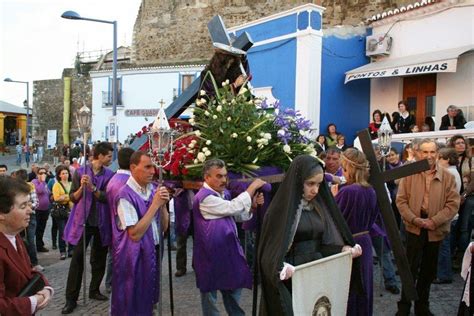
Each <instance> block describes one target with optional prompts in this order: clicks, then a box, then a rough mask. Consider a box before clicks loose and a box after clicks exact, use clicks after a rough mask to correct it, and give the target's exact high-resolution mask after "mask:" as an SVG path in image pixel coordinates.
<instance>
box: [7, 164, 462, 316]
mask: <svg viewBox="0 0 474 316" xmlns="http://www.w3.org/2000/svg"><path fill="white" fill-rule="evenodd" d="M7 157H8V156H7ZM5 160H7V161H6V162H7V163H8V165H9V171H11V170H14V169H17V168H18V167H16V166H15V164H14V157H11V156H10V157H8V159H5ZM44 239H45V243H46V246H47V247H48V248H49V249H50V252H48V253H40V254H39V260H40V264H41V265H43V266H44V267H45V268H46V269H45V271H44V273H45V275H46V276H47V278H48V280H49V281H50V283H51V284H52V286H53V287H54V289H55V295H54V298H53V301H52V302H51V303H50V304H49V306H48V307H47V308H46V309H45V310H43V311H41V312H40V313H37V315H60V314H61V309H62V307H63V306H64V304H65V288H66V279H67V273H68V269H69V263H70V259H69V258H68V259H66V260H65V261H60V260H59V251H58V250H51V220H49V221H48V225H47V228H46V231H45V238H44ZM172 255H173V258H172V261H173V274H174V271H175V269H174V266H175V257H174V256H175V252H172ZM191 256H192V241H191V239H189V241H188V273H187V274H186V275H185V276H183V277H180V278H176V277H174V275H173V290H174V302H175V307H174V308H175V315H187V316H190V315H199V314H200V313H201V312H200V311H201V309H200V297H199V291H198V290H197V288H196V283H195V278H194V272H193V270H192V268H191ZM163 266H164V269H163V301H164V304H163V315H170V304H169V302H170V299H169V285H168V284H169V282H168V275H169V273H168V257H167V254H166V252H165V257H164V258H163ZM87 270H88V272H89V273H88V277H87V281H88V283H89V281H90V265H88V267H87ZM379 280H380V269H379V266H377V265H376V266H374V315H376V316H377V315H395V312H396V307H397V304H396V302H397V301H398V300H399V298H400V295H394V294H391V293H389V292H387V291H385V289H384V288H382V290H381V287H380V282H379ZM88 285H89V284H88ZM462 289H463V282H462V280H461V277H460V276H459V274H458V273H456V274H455V275H454V282H453V283H452V284H444V285H433V286H432V287H431V299H430V302H431V310H432V312H433V313H434V314H435V315H455V314H456V313H457V308H458V304H459V300H460V297H461V292H462ZM101 291H102V293H103V294H106V291H105V285H104V284H103V285H102V288H101ZM106 295H108V294H106ZM219 303H220V309H221V311H222V314H223V315H225V311H224V307H223V305H222V298H221V297H220V298H219ZM241 306H242V307H243V308H244V310H245V312H246V314H247V315H251V312H252V292H251V291H250V290H244V291H243V292H242V298H241ZM108 309H109V303H108V302H103V301H94V300H89V299H88V301H87V305H84V303H83V301H82V292H81V295H80V299H79V301H78V307H77V309H76V310H75V312H74V313H73V314H72V315H107V314H108ZM336 316H338V315H336Z"/></svg>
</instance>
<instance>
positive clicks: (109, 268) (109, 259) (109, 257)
mask: <svg viewBox="0 0 474 316" xmlns="http://www.w3.org/2000/svg"><path fill="white" fill-rule="evenodd" d="M106 269H107V270H106V274H105V287H106V288H108V289H109V288H112V278H113V270H112V247H109V251H108V252H107V268H106Z"/></svg>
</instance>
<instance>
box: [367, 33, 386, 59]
mask: <svg viewBox="0 0 474 316" xmlns="http://www.w3.org/2000/svg"><path fill="white" fill-rule="evenodd" d="M391 47H392V38H391V37H390V36H387V35H382V34H377V35H371V36H367V39H366V42H365V55H366V56H376V55H390V48H391Z"/></svg>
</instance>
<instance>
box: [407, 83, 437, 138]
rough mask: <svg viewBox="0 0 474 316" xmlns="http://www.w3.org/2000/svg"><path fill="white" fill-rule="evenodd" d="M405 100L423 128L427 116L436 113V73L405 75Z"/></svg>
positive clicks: (417, 123) (417, 122)
mask: <svg viewBox="0 0 474 316" xmlns="http://www.w3.org/2000/svg"><path fill="white" fill-rule="evenodd" d="M403 100H406V102H407V105H408V109H409V111H410V114H412V115H413V116H414V117H415V119H416V125H418V127H419V128H420V129H421V126H422V125H423V124H424V123H425V117H427V116H431V117H434V116H435V115H436V112H435V110H436V74H429V75H421V76H412V77H404V78H403Z"/></svg>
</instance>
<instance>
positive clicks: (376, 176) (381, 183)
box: [357, 129, 430, 300]
mask: <svg viewBox="0 0 474 316" xmlns="http://www.w3.org/2000/svg"><path fill="white" fill-rule="evenodd" d="M357 136H359V140H360V144H361V146H362V150H363V151H364V153H365V155H366V157H367V160H368V161H369V163H370V178H369V182H370V184H371V185H372V187H373V188H374V190H375V192H376V193H377V200H378V203H379V208H380V211H381V213H382V218H383V221H384V224H385V229H386V231H387V235H388V238H389V240H390V244H391V245H392V250H393V253H394V255H395V260H396V262H397V267H398V274H399V275H400V280H401V281H402V287H403V291H404V293H406V296H407V298H409V299H410V300H416V299H417V297H418V296H417V293H416V288H415V282H414V280H413V276H412V275H411V272H410V265H409V264H408V259H407V257H406V253H405V248H404V247H403V245H402V241H401V240H400V231H399V229H398V226H397V222H396V221H395V216H394V215H393V209H392V205H391V204H390V200H389V198H388V195H387V190H386V189H385V182H387V181H391V180H395V179H399V178H403V177H407V176H409V175H412V174H415V173H419V172H422V171H426V170H429V169H430V167H429V165H428V161H427V160H422V161H417V162H414V163H410V164H407V165H404V166H402V167H399V168H395V169H392V170H389V171H385V172H382V171H381V169H380V165H379V164H378V162H377V157H376V156H375V151H374V148H373V146H372V141H371V139H370V134H369V131H368V130H367V129H365V130H362V131H359V132H358V133H357Z"/></svg>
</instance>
